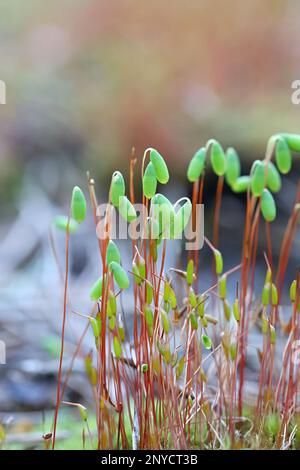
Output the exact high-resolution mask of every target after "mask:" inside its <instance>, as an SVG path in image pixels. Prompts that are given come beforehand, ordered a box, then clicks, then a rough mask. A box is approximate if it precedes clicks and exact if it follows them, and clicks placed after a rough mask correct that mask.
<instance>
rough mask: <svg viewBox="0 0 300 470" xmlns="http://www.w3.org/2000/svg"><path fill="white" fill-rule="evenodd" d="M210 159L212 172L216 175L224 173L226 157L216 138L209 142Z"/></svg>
mask: <svg viewBox="0 0 300 470" xmlns="http://www.w3.org/2000/svg"><path fill="white" fill-rule="evenodd" d="M210 161H211V166H212V169H213V171H214V173H215V174H216V175H218V176H222V175H224V173H225V171H226V157H225V153H224V150H223V149H222V147H221V145H220V144H219V142H217V141H216V140H214V141H213V142H212V144H211V151H210Z"/></svg>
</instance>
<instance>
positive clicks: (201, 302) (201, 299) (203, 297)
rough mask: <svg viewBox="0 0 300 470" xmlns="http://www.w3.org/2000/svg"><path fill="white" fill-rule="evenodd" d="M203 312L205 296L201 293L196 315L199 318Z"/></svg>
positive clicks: (202, 315)
mask: <svg viewBox="0 0 300 470" xmlns="http://www.w3.org/2000/svg"><path fill="white" fill-rule="evenodd" d="M204 313H205V296H204V295H201V296H200V297H199V302H198V315H199V317H200V318H203V317H204Z"/></svg>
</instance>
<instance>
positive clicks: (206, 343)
mask: <svg viewBox="0 0 300 470" xmlns="http://www.w3.org/2000/svg"><path fill="white" fill-rule="evenodd" d="M202 343H203V346H204V347H205V349H211V347H212V342H211V339H210V338H209V337H208V336H207V335H202Z"/></svg>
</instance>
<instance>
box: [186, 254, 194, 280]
mask: <svg viewBox="0 0 300 470" xmlns="http://www.w3.org/2000/svg"><path fill="white" fill-rule="evenodd" d="M186 282H187V284H188V286H191V285H192V284H193V282H194V260H192V259H190V260H189V262H188V264H187V268H186Z"/></svg>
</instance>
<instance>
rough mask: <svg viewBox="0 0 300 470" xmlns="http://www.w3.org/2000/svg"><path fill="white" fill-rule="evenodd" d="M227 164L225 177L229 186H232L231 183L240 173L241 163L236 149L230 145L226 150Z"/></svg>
mask: <svg viewBox="0 0 300 470" xmlns="http://www.w3.org/2000/svg"><path fill="white" fill-rule="evenodd" d="M226 158H227V166H226V173H225V179H226V182H227V184H229V186H232V185H233V183H235V181H236V180H237V179H238V178H239V176H240V174H241V164H240V159H239V156H238V154H237V152H236V150H235V149H234V148H232V147H229V148H228V149H227V151H226Z"/></svg>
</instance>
